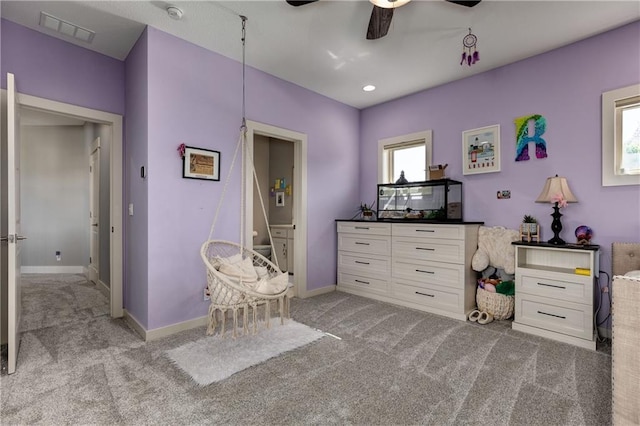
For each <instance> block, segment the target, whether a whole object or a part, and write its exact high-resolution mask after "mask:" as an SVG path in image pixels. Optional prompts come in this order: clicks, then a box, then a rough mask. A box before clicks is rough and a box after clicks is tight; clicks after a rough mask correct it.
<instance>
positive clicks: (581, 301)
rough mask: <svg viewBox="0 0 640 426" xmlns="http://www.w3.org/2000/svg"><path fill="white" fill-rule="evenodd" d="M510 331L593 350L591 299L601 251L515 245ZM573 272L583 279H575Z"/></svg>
mask: <svg viewBox="0 0 640 426" xmlns="http://www.w3.org/2000/svg"><path fill="white" fill-rule="evenodd" d="M512 244H513V245H515V246H516V250H515V252H516V306H515V320H514V321H513V324H512V328H513V329H514V330H518V331H522V332H525V333H531V334H535V335H538V336H542V337H547V338H549V339H554V340H559V341H561V342H565V343H570V344H573V345H577V346H580V347H583V348H587V349H595V348H596V342H595V337H594V323H593V322H594V321H593V305H594V303H593V299H594V286H595V282H596V276H597V275H598V271H599V253H600V251H599V250H600V247H599V246H597V245H585V246H581V245H572V244H568V245H562V246H556V245H552V244H548V243H535V242H514V243H512ZM576 268H580V269H582V270H583V273H585V274H586V275H582V274H578V273H576Z"/></svg>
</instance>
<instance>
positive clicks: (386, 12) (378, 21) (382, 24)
mask: <svg viewBox="0 0 640 426" xmlns="http://www.w3.org/2000/svg"><path fill="white" fill-rule="evenodd" d="M391 18H393V8H391V9H386V8H383V7H378V6H373V10H372V11H371V19H369V28H368V29H367V40H376V39H379V38H382V37H384V36H386V35H387V32H388V31H389V27H390V26H391Z"/></svg>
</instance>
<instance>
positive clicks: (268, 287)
mask: <svg viewBox="0 0 640 426" xmlns="http://www.w3.org/2000/svg"><path fill="white" fill-rule="evenodd" d="M240 18H241V19H242V125H241V127H240V136H239V138H238V143H237V145H236V149H235V152H234V154H233V159H232V161H231V165H230V167H229V172H228V174H227V177H226V180H225V183H224V188H223V190H222V195H221V197H220V200H219V202H218V206H217V208H216V212H215V216H214V219H213V223H212V224H211V230H210V232H209V237H208V239H207V241H205V242H204V243H203V244H202V247H201V249H200V256H201V257H202V260H203V262H204V264H205V266H206V268H207V285H208V289H209V295H210V297H211V305H210V306H209V314H208V327H207V334H208V335H212V334H215V332H216V329H217V328H218V325H220V334H221V335H223V336H224V334H225V331H226V318H227V314H228V313H232V315H233V337H234V338H235V337H236V336H237V334H238V332H237V330H238V328H239V325H240V322H241V324H242V332H243V334H248V333H249V332H250V330H251V331H252V332H253V334H255V333H256V332H257V330H258V322H259V316H260V315H259V311H261V310H262V311H264V323H265V325H266V327H269V326H270V317H271V308H272V306H271V305H272V303H274V302H276V301H277V304H278V310H279V313H280V322H281V324H283V323H284V320H285V318H288V317H289V298H288V293H289V288H288V286H289V280H288V274H286V273H283V272H281V271H280V268H279V266H278V264H277V263H278V260H277V258H276V263H275V264H274V263H272V262H271V261H270V260H269V259H267V258H266V257H264V256H262V255H261V254H259V253H257V252H255V251H253V250H251V249H249V248H247V247H245V246H244V241H245V235H244V230H245V222H246V215H245V212H246V207H245V204H244V200H245V192H246V185H245V184H246V179H245V161H244V159H245V158H246V159H247V161H246V163H247V164H248V165H249V166H250V167H251V168H252V174H253V180H254V181H255V182H256V188H257V190H258V196H259V199H260V205H261V206H262V214H263V215H264V219H265V222H266V223H267V232H268V233H269V242H270V245H271V251H272V253H275V248H274V246H273V239H272V238H271V231H270V230H269V220H268V218H267V214H266V210H265V207H264V202H263V198H262V193H261V192H260V185H257V183H258V177H257V175H256V171H255V168H254V165H253V158H252V157H251V153H250V152H249V151H248V147H247V144H246V132H247V126H246V118H245V111H244V109H245V105H244V104H245V94H244V86H245V60H244V54H245V38H246V29H245V27H246V21H247V18H246V17H244V16H240ZM241 150H242V154H241V157H242V159H241V164H242V172H241V174H242V184H241V192H242V194H241V197H240V200H241V201H240V218H241V224H240V244H237V243H234V242H231V241H224V240H215V239H212V237H213V234H214V229H215V225H216V222H217V219H218V214H219V213H220V208H221V207H222V205H223V201H224V197H225V194H226V192H227V188H228V186H229V182H230V178H231V172H232V171H233V168H234V165H235V162H236V159H237V157H238V153H239V152H240V151H241ZM250 311H252V312H251V315H250ZM240 316H241V318H242V319H240ZM218 317H220V318H218ZM250 317H251V325H250V324H249V322H250V321H249V319H250Z"/></svg>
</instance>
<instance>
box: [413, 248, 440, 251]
mask: <svg viewBox="0 0 640 426" xmlns="http://www.w3.org/2000/svg"><path fill="white" fill-rule="evenodd" d="M416 250H428V251H436V249H434V248H428V247H416Z"/></svg>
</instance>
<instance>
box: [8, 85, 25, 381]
mask: <svg viewBox="0 0 640 426" xmlns="http://www.w3.org/2000/svg"><path fill="white" fill-rule="evenodd" d="M19 131H20V118H19V116H18V100H17V93H16V82H15V77H14V75H13V74H10V73H8V74H7V197H8V203H7V205H8V208H7V220H8V231H9V232H8V236H7V242H8V257H9V259H8V263H7V269H8V294H7V298H8V306H7V311H8V320H7V325H8V328H7V331H8V336H7V337H8V339H7V340H8V348H7V349H8V366H7V368H8V373H9V374H13V373H15V371H16V363H17V360H18V349H19V347H20V313H21V297H20V246H21V244H20V241H21V240H23V239H24V237H23V236H21V235H20V135H19Z"/></svg>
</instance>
